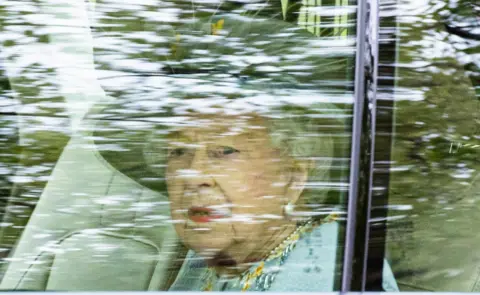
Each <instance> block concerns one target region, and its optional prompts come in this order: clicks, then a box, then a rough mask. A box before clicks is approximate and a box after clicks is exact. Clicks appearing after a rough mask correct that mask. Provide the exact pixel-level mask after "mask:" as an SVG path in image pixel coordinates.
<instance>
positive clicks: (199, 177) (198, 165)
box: [186, 150, 215, 189]
mask: <svg viewBox="0 0 480 295" xmlns="http://www.w3.org/2000/svg"><path fill="white" fill-rule="evenodd" d="M190 170H191V174H190V175H189V177H188V178H187V180H186V184H187V186H188V187H190V188H192V189H195V188H199V187H213V186H215V181H214V179H213V177H212V175H211V174H210V171H209V170H210V169H209V163H208V157H207V153H206V152H205V151H203V150H198V151H196V152H195V155H194V157H193V159H192V163H191V165H190Z"/></svg>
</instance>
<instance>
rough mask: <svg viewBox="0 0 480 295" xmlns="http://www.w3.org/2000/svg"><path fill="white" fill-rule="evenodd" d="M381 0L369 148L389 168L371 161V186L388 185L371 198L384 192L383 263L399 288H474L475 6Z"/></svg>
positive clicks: (478, 32) (478, 31) (479, 24)
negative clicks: (373, 139)
mask: <svg viewBox="0 0 480 295" xmlns="http://www.w3.org/2000/svg"><path fill="white" fill-rule="evenodd" d="M381 2H382V3H383V4H382V23H383V24H384V26H383V28H382V32H383V35H381V37H383V39H382V42H383V43H382V44H383V46H384V48H389V49H390V50H388V51H387V52H386V53H385V54H384V56H383V58H384V63H383V64H382V66H381V67H383V68H382V69H381V70H380V76H381V79H383V88H382V87H380V88H379V96H378V99H379V104H380V105H382V106H383V109H380V108H379V110H378V111H379V113H380V118H382V119H383V121H382V120H380V122H379V128H380V129H379V130H380V131H381V132H379V133H377V136H378V138H379V140H378V141H377V144H383V145H382V146H377V149H383V151H384V152H385V151H387V150H388V148H387V147H388V146H389V144H391V147H392V148H391V155H390V158H389V159H386V160H387V162H385V161H384V160H385V153H384V157H383V159H380V158H379V159H377V162H376V165H377V167H378V169H377V171H378V174H377V176H378V177H377V180H378V181H379V182H381V181H380V180H381V179H382V178H384V179H385V178H388V177H389V185H388V184H387V186H386V187H384V186H379V187H377V190H376V193H377V195H381V194H383V193H384V192H385V188H387V192H388V204H385V205H386V206H387V208H388V209H389V214H388V219H387V220H388V222H387V247H386V251H387V253H388V255H389V256H388V257H389V259H390V260H389V261H390V262H391V265H392V269H393V271H394V274H395V276H396V278H397V281H398V284H399V287H400V290H401V291H462V292H465V291H476V292H478V290H479V289H478V288H479V279H478V278H479V265H480V264H479V258H480V253H479V252H478V251H477V250H476V249H475V245H476V244H478V235H477V234H476V232H477V228H478V226H479V224H480V220H479V216H480V215H479V214H478V212H479V202H478V201H479V199H478V197H479V195H478V192H479V188H480V186H479V184H480V182H479V181H478V179H479V174H478V169H479V162H478V156H479V151H480V149H479V147H480V142H479V139H480V137H479V134H478V131H479V122H480V121H479V120H478V116H479V114H480V112H479V101H478V99H479V98H480V97H479V92H478V90H479V83H478V82H479V67H480V59H479V57H480V55H479V54H480V51H479V48H480V47H479V45H480V43H479V41H480V19H479V11H480V7H479V5H478V3H477V1H469V0H460V1H398V2H397V3H394V2H396V1H381ZM392 16H393V18H394V19H395V20H396V21H397V23H395V22H394V21H392ZM392 36H396V38H397V39H392V38H391V37H392ZM395 42H396V46H395ZM392 45H393V46H392ZM387 55H390V63H389V62H388V57H387ZM381 58H382V57H381ZM392 59H393V60H392ZM388 78H390V82H388V81H387V80H388ZM389 83H391V85H390V86H389V85H388V84H389ZM388 116H391V117H390V118H388ZM389 122H391V124H392V125H393V127H392V128H391V130H390V131H389V130H388V129H389V128H388V126H387V125H388V124H390V123H389ZM377 131H378V130H377ZM388 132H391V133H388ZM387 137H391V142H390V143H389V142H388V140H387V139H386V138H387ZM388 160H389V162H388ZM382 161H383V162H382ZM387 171H388V173H386V172H387Z"/></svg>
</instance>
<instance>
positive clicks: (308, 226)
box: [202, 214, 338, 292]
mask: <svg viewBox="0 0 480 295" xmlns="http://www.w3.org/2000/svg"><path fill="white" fill-rule="evenodd" d="M337 219H338V215H337V214H330V215H328V216H327V217H326V218H324V219H323V220H321V221H319V222H313V221H312V220H309V221H307V222H306V223H305V224H303V225H301V226H299V227H297V228H296V229H295V231H294V232H293V233H291V234H290V235H289V236H288V237H287V238H286V239H285V240H283V242H281V243H280V244H279V245H278V246H277V247H275V248H274V249H273V250H272V251H270V253H269V254H268V255H267V257H266V258H265V259H263V260H262V261H260V262H259V264H258V266H257V267H256V268H255V269H252V270H250V269H248V270H246V271H245V272H244V273H243V274H241V275H240V284H241V286H242V292H245V291H247V290H249V289H250V288H251V287H252V285H253V283H255V282H257V284H256V285H257V286H256V290H257V291H266V290H268V289H269V288H270V286H271V285H272V283H273V281H274V279H275V274H266V273H264V270H265V262H269V261H272V260H274V259H277V258H279V262H278V264H279V266H281V265H283V264H284V263H285V260H286V259H287V258H288V256H289V254H290V252H291V251H292V250H293V249H294V248H295V245H296V244H297V242H298V241H299V240H300V238H301V237H303V236H304V234H305V233H308V232H311V231H312V230H313V228H314V227H316V226H319V225H321V224H324V223H330V222H333V221H335V220H337ZM215 277H216V272H215V269H214V268H212V267H209V268H208V269H207V274H206V278H205V284H204V286H203V288H202V291H212V290H213V282H214V278H215Z"/></svg>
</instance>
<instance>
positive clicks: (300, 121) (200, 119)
mask: <svg viewBox="0 0 480 295" xmlns="http://www.w3.org/2000/svg"><path fill="white" fill-rule="evenodd" d="M1 8H2V10H1V13H2V18H1V25H2V27H1V40H2V53H1V54H2V55H1V59H2V63H3V65H4V67H3V68H2V70H3V72H2V79H3V80H2V81H7V82H8V83H3V84H1V85H2V86H3V85H4V84H5V85H6V84H8V87H3V88H2V89H1V91H2V92H1V94H0V95H1V96H0V98H1V99H2V104H1V107H2V108H3V109H4V114H5V115H6V116H2V118H1V119H0V120H1V124H2V126H4V127H3V128H2V129H1V132H4V133H5V134H6V135H8V136H6V137H5V138H6V140H5V141H4V143H5V144H6V146H7V147H6V151H5V153H4V154H5V160H2V163H1V164H2V165H3V166H2V170H0V171H2V172H3V171H5V172H4V173H3V174H1V175H2V177H3V178H2V179H1V181H3V182H1V183H2V189H3V190H5V194H3V196H4V197H3V199H2V204H3V216H2V219H3V220H2V223H1V226H2V232H1V234H2V235H1V244H2V247H3V253H4V254H3V258H2V259H1V261H2V264H3V269H2V276H3V278H2V281H1V283H0V288H1V289H3V290H39V291H44V290H45V291H133V290H136V291H167V290H169V291H308V292H319V291H334V290H340V285H341V279H342V271H343V263H342V262H343V250H344V245H345V239H346V237H345V223H346V221H347V219H348V217H349V216H347V214H346V210H347V209H346V204H347V202H348V197H347V196H348V195H349V189H350V183H349V173H350V171H349V167H350V160H351V159H350V147H351V144H352V140H351V138H352V137H351V136H352V117H353V110H354V91H355V89H354V83H353V82H354V78H355V77H354V70H355V69H354V64H355V54H356V45H357V44H356V22H357V19H356V9H357V3H355V1H344V0H341V1H338V0H336V1H333V0H332V1H325V0H322V1H318V0H317V1H311V0H302V1H180V0H175V1H155V0H142V1H123V0H122V1H120V0H96V1H94V0H90V1H63V0H62V1H59V0H55V1H42V2H38V1H8V2H7V3H5V4H2V6H1ZM3 109H2V111H3ZM17 138H18V139H17ZM7 151H8V152H7ZM10 167H11V168H10ZM382 265H383V267H384V270H385V271H384V272H383V273H381V274H380V276H381V277H382V278H383V279H384V281H385V286H388V290H390V291H391V290H396V289H397V283H396V279H395V277H394V276H393V274H392V272H391V270H390V269H391V267H390V263H389V261H388V259H385V260H382Z"/></svg>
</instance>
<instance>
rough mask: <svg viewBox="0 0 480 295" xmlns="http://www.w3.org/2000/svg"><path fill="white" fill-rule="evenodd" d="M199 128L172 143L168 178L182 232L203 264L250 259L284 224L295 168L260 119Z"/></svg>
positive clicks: (200, 120) (204, 122)
mask: <svg viewBox="0 0 480 295" xmlns="http://www.w3.org/2000/svg"><path fill="white" fill-rule="evenodd" d="M192 122H195V123H194V124H192V127H185V128H182V129H180V130H178V132H175V133H174V134H172V135H171V136H170V138H169V146H168V161H167V173H166V178H167V186H168V194H169V198H170V200H171V209H172V219H173V221H174V222H175V228H176V231H177V233H178V234H179V236H180V238H181V239H182V240H183V242H184V243H185V245H186V246H187V247H189V248H191V249H193V250H195V251H196V252H197V253H200V254H201V255H203V256H207V257H213V256H215V255H217V254H218V253H226V254H227V255H229V256H231V257H247V256H248V255H249V253H247V252H253V251H255V250H258V248H259V247H261V245H262V242H265V241H266V240H268V239H269V237H271V236H272V234H273V233H274V232H275V230H278V227H279V226H281V225H282V224H283V223H284V222H285V219H284V217H283V206H284V205H286V204H287V203H288V202H289V200H288V198H287V194H286V192H287V191H288V187H289V185H291V173H290V169H289V167H290V165H289V161H288V160H287V159H285V158H283V157H281V156H280V155H281V153H280V151H279V150H277V149H275V148H273V147H272V146H271V144H270V140H269V136H268V133H267V130H266V128H265V127H264V125H263V124H262V122H261V120H260V119H258V118H248V117H226V116H225V117H217V118H208V117H196V118H192ZM232 251H233V252H236V253H232ZM241 252H244V253H241Z"/></svg>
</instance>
